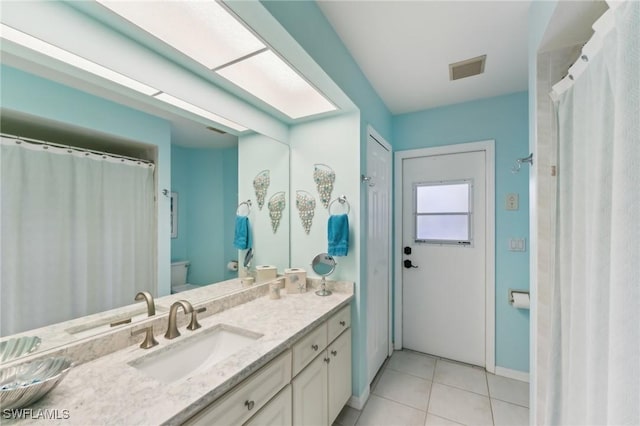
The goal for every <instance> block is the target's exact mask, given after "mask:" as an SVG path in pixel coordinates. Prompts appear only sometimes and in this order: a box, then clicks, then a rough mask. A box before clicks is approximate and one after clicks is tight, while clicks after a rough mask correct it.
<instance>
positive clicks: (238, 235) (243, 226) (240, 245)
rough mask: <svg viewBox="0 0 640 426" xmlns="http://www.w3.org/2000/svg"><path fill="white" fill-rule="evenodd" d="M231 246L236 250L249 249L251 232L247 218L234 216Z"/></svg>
mask: <svg viewBox="0 0 640 426" xmlns="http://www.w3.org/2000/svg"><path fill="white" fill-rule="evenodd" d="M233 246H234V247H235V248H237V249H238V250H246V249H248V248H251V232H250V229H249V218H248V217H247V216H236V230H235V235H234V237H233Z"/></svg>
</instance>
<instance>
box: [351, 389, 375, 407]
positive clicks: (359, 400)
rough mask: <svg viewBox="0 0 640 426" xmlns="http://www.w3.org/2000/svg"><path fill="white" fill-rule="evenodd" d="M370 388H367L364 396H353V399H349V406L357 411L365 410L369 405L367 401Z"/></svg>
mask: <svg viewBox="0 0 640 426" xmlns="http://www.w3.org/2000/svg"><path fill="white" fill-rule="evenodd" d="M369 391H370V389H369V386H367V387H366V388H365V390H364V392H363V393H362V395H360V396H359V397H358V396H355V395H351V398H349V401H347V405H348V406H349V407H351V408H355V409H356V410H359V411H362V409H363V408H364V405H365V404H366V403H367V400H368V399H369Z"/></svg>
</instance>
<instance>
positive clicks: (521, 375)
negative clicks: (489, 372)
mask: <svg viewBox="0 0 640 426" xmlns="http://www.w3.org/2000/svg"><path fill="white" fill-rule="evenodd" d="M496 376H502V377H507V378H509V379H515V380H520V381H521V382H527V383H529V373H527V372H525V371H519V370H511V369H509V368H504V367H498V366H496Z"/></svg>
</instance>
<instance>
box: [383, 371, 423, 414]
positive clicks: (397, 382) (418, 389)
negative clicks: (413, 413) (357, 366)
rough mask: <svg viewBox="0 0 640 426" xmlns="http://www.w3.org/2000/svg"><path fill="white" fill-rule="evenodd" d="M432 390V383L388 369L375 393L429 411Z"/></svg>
mask: <svg viewBox="0 0 640 426" xmlns="http://www.w3.org/2000/svg"><path fill="white" fill-rule="evenodd" d="M430 390H431V382H430V381H428V380H424V379H421V378H419V377H415V376H412V375H410V374H405V373H401V372H399V371H395V370H391V369H388V368H387V369H386V370H385V371H384V372H383V373H382V376H381V377H380V381H379V382H378V384H377V385H376V387H375V389H374V390H373V393H374V394H375V395H378V396H381V397H383V398H387V399H390V400H392V401H396V402H399V403H401V404H404V405H408V406H410V407H413V408H417V409H418V410H422V411H427V403H428V402H429V391H430Z"/></svg>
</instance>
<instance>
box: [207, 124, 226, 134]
mask: <svg viewBox="0 0 640 426" xmlns="http://www.w3.org/2000/svg"><path fill="white" fill-rule="evenodd" d="M207 129H208V130H211V131H212V132H216V133H220V134H221V135H225V134H227V132H225V131H224V130H220V129H216V128H215V127H211V126H207Z"/></svg>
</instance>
